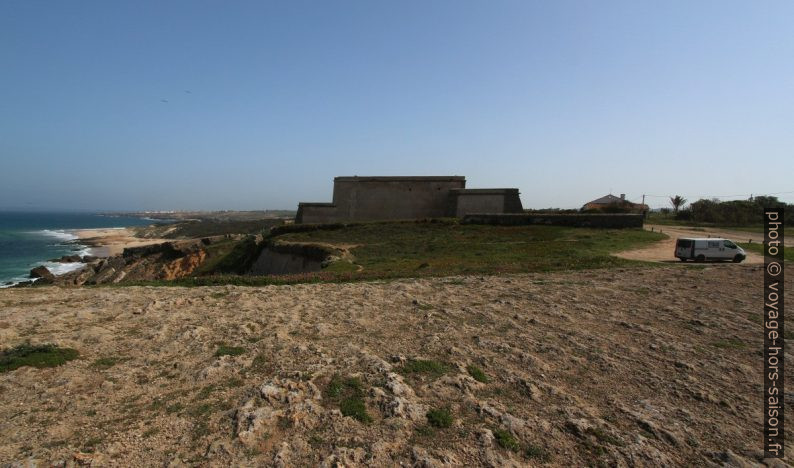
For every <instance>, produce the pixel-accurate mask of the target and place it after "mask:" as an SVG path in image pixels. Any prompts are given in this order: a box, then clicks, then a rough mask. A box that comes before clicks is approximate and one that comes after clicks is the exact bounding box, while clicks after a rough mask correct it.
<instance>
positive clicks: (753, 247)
mask: <svg viewBox="0 0 794 468" xmlns="http://www.w3.org/2000/svg"><path fill="white" fill-rule="evenodd" d="M739 245H740V246H741V247H742V248H743V249H744V250H746V251H747V252H755V253H757V254H758V255H764V245H763V244H759V243H752V244H748V243H742V244H739ZM783 261H785V262H794V249H792V248H784V249H783Z"/></svg>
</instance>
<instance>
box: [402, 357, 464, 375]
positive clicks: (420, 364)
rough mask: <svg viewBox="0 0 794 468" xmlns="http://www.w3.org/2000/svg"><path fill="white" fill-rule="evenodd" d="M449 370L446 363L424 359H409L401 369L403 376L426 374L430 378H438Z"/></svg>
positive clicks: (449, 367) (450, 368)
mask: <svg viewBox="0 0 794 468" xmlns="http://www.w3.org/2000/svg"><path fill="white" fill-rule="evenodd" d="M451 370H452V367H451V366H450V365H449V364H447V363H444V362H439V361H431V360H424V359H409V360H407V361H405V364H404V365H403V367H402V369H401V371H402V373H403V374H426V375H429V376H430V377H440V376H442V375H444V374H446V373H447V372H449V371H451Z"/></svg>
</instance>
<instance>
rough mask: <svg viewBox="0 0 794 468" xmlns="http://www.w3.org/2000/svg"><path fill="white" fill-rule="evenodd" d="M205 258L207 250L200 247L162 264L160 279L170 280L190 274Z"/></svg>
mask: <svg viewBox="0 0 794 468" xmlns="http://www.w3.org/2000/svg"><path fill="white" fill-rule="evenodd" d="M206 259H207V251H206V250H203V249H200V250H197V251H195V252H191V253H189V254H187V255H185V256H184V257H182V258H180V259H177V260H174V261H172V262H170V263H167V264H165V265H163V267H162V272H161V276H160V279H164V280H172V279H176V278H182V277H184V276H189V275H191V274H192V273H193V272H194V271H195V270H196V268H198V267H200V266H201V265H202V264H203V263H204V261H205V260H206Z"/></svg>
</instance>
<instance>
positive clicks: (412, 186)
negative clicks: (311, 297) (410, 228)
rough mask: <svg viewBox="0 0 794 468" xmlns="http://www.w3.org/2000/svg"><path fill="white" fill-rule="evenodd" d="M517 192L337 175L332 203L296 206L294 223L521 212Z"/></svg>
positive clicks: (453, 181)
mask: <svg viewBox="0 0 794 468" xmlns="http://www.w3.org/2000/svg"><path fill="white" fill-rule="evenodd" d="M521 212H523V207H522V206H521V199H520V198H519V193H518V189H517V188H492V189H467V188H466V178H465V177H462V176H434V177H357V176H356V177H336V178H334V194H333V201H332V202H331V203H299V204H298V213H297V215H296V216H295V223H297V224H301V223H303V224H308V223H335V222H343V221H373V220H385V219H422V218H443V217H462V216H464V215H466V214H472V213H521Z"/></svg>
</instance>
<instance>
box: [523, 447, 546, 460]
mask: <svg viewBox="0 0 794 468" xmlns="http://www.w3.org/2000/svg"><path fill="white" fill-rule="evenodd" d="M524 456H525V457H527V458H530V459H533V460H537V461H539V462H541V463H547V462H549V461H550V460H551V456H550V455H549V452H548V451H547V450H546V449H545V448H543V447H541V446H539V445H533V444H527V447H526V448H525V449H524Z"/></svg>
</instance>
